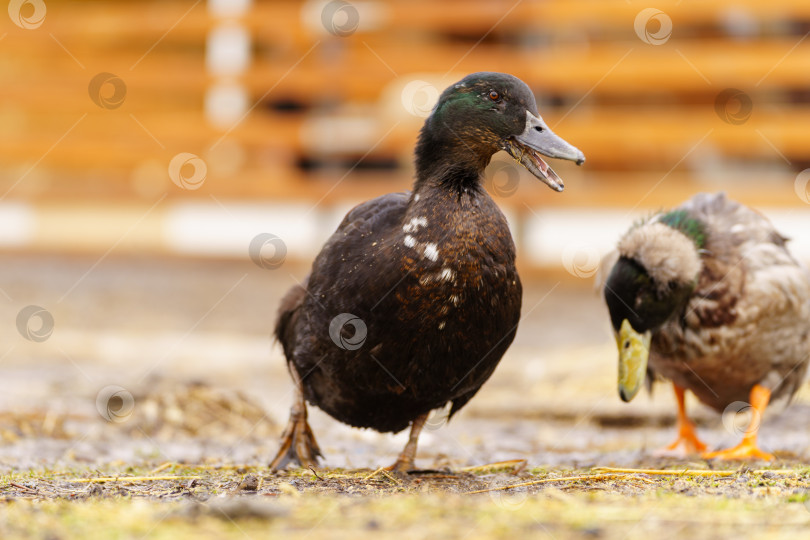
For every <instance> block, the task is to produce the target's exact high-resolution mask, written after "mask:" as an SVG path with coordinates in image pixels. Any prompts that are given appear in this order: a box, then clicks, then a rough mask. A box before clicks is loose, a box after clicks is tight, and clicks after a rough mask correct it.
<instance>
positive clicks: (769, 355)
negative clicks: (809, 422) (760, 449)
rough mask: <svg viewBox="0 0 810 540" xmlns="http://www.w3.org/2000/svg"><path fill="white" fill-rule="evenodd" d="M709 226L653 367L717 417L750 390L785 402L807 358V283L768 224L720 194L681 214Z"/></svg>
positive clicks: (655, 347)
mask: <svg viewBox="0 0 810 540" xmlns="http://www.w3.org/2000/svg"><path fill="white" fill-rule="evenodd" d="M679 208H680V209H682V210H685V211H686V212H687V213H688V214H689V215H690V216H692V217H694V218H695V219H697V220H699V221H700V222H702V223H704V224H705V228H704V230H705V231H706V240H705V245H704V246H703V254H702V256H701V262H702V268H701V271H700V274H699V278H698V282H697V285H696V287H695V290H694V292H693V293H692V295H691V297H690V299H689V302H688V304H687V305H686V306H685V308H684V310H683V312H682V313H681V314H680V315H679V316H678V317H675V318H673V319H672V320H670V321H669V322H667V324H665V325H664V326H663V327H662V328H661V329H660V330H659V331H657V332H655V333H654V334H653V341H652V348H651V350H650V368H651V369H652V370H653V371H654V372H655V373H658V374H660V375H662V376H663V377H665V378H667V379H670V380H672V381H673V382H675V383H676V384H678V385H679V386H681V387H683V388H688V389H690V390H691V391H692V392H693V393H694V394H695V395H696V396H697V397H698V398H699V399H700V401H702V402H703V403H705V404H707V405H709V406H710V407H712V408H714V409H716V410H718V411H720V412H722V411H723V410H724V409H725V408H726V407H727V406H728V405H730V404H731V403H733V402H735V401H740V402H746V401H747V400H748V396H749V392H750V391H751V388H752V387H753V386H754V385H755V384H762V385H763V386H765V387H766V388H768V389H769V390H771V392H772V395H773V397H774V398H778V397H782V396H784V397H791V396H793V394H794V393H795V392H796V390H797V389H798V388H799V386H800V385H801V382H802V381H803V379H804V376H805V372H806V370H807V363H808V357H810V276H809V275H808V271H807V269H806V268H804V267H803V266H802V265H800V264H799V263H798V262H797V261H796V260H795V259H794V258H793V256H792V255H791V254H790V252H789V251H788V249H787V246H786V242H785V238H784V237H782V236H781V235H780V234H779V233H778V232H777V231H776V229H775V228H774V227H773V225H772V224H771V222H770V221H769V220H768V219H766V218H765V217H763V216H762V215H761V214H759V213H757V212H755V211H753V210H751V209H749V208H747V207H745V206H743V205H741V204H739V203H737V202H734V201H731V200H729V199H728V198H726V197H725V196H724V195H723V194H718V195H707V194H702V195H698V196H696V197H694V198H693V199H691V200H690V201H688V202H686V203H685V204H683V205H682V206H680V207H679Z"/></svg>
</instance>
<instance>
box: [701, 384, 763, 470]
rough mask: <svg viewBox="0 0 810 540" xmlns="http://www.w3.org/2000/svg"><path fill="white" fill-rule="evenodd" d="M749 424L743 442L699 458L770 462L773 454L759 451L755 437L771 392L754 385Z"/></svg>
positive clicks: (707, 453)
mask: <svg viewBox="0 0 810 540" xmlns="http://www.w3.org/2000/svg"><path fill="white" fill-rule="evenodd" d="M750 399H751V422H750V424H749V425H748V428H747V429H746V430H745V435H743V440H742V442H740V444H738V445H737V446H735V447H733V448H727V449H725V450H718V451H716V452H706V453H704V454H703V455H702V456H701V457H703V458H704V459H726V460H738V459H761V460H764V461H771V460H772V459H774V456H773V454H769V453H768V452H765V451H763V450H760V448H759V446H757V435H758V433H759V425H760V421H761V419H762V414H763V413H764V412H765V407H767V406H768V401H770V399H771V391H770V390H768V389H767V388H765V387H764V386H760V385H758V384H756V385H754V387H753V388H752V389H751V398H750Z"/></svg>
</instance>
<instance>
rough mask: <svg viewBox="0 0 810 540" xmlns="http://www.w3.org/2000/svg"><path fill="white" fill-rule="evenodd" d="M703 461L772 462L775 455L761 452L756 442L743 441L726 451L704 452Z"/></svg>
mask: <svg viewBox="0 0 810 540" xmlns="http://www.w3.org/2000/svg"><path fill="white" fill-rule="evenodd" d="M701 457H702V458H703V459H726V460H738V459H761V460H763V461H771V460H773V459H774V455H773V454H769V453H768V452H765V451H764V450H760V448H759V447H758V446H757V444H756V443H755V442H748V441H745V440H744V441H743V442H741V443H740V444H738V445H737V446H735V447H733V448H726V449H725V450H717V451H715V452H704V453H703V454H701Z"/></svg>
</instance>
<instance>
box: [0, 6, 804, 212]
mask: <svg viewBox="0 0 810 540" xmlns="http://www.w3.org/2000/svg"><path fill="white" fill-rule="evenodd" d="M12 4H14V2H12ZM17 4H20V5H21V7H20V14H19V17H18V18H17V19H16V20H13V19H14V17H13V13H12V10H11V8H10V10H9V12H10V15H12V16H11V17H9V19H7V20H5V21H4V22H3V24H2V26H0V36H2V38H1V39H0V74H2V81H3V82H2V85H1V87H0V88H1V89H0V95H2V102H1V103H0V196H2V201H4V202H9V201H25V202H30V203H34V204H40V205H44V206H47V205H57V206H58V205H70V204H73V205H84V206H82V208H83V209H88V208H95V207H105V208H108V209H109V208H115V207H116V205H124V206H127V205H129V206H127V207H131V206H132V205H135V206H136V207H138V206H143V207H144V208H148V207H149V206H150V205H151V204H153V203H155V201H157V200H158V198H159V197H163V196H164V195H165V197H166V199H167V202H171V201H172V200H182V201H188V200H198V201H207V202H212V199H214V200H216V201H229V200H251V201H256V200H268V201H275V202H279V201H281V202H282V203H283V202H284V201H307V202H309V203H311V204H315V203H318V204H319V205H329V204H332V203H336V202H345V201H354V200H360V199H365V198H368V197H371V196H374V195H377V194H381V193H384V192H388V191H392V190H398V189H404V188H407V187H408V186H409V185H410V182H411V174H412V168H411V159H412V148H413V144H414V141H415V137H416V133H417V131H418V129H419V127H420V125H421V123H422V121H423V115H424V114H425V113H426V111H428V110H429V106H430V99H431V98H432V97H435V95H436V93H437V92H439V91H441V90H442V89H443V88H444V86H446V85H447V84H449V83H452V82H454V81H455V80H457V79H459V78H460V77H462V76H464V75H465V74H467V73H469V72H473V71H482V70H497V71H506V72H510V73H513V74H515V75H517V76H519V77H520V78H522V79H523V80H525V81H526V82H527V83H528V84H529V85H530V86H531V87H532V88H533V89H534V91H535V93H536V94H537V96H538V98H539V106H540V109H541V114H543V116H544V118H545V119H546V120H547V122H548V123H549V125H551V126H552V127H553V128H554V129H555V131H557V132H558V133H559V134H560V135H561V136H563V137H564V138H565V139H567V140H568V141H570V142H571V143H573V144H575V145H576V146H578V147H579V148H581V149H582V150H583V151H584V152H585V154H586V156H587V163H586V164H585V166H583V167H581V168H577V167H574V166H572V165H569V164H567V163H562V164H556V165H553V166H554V167H555V168H556V169H557V170H558V172H559V173H560V175H561V176H562V177H563V178H564V179H565V180H566V191H565V193H564V194H562V195H560V194H555V193H553V192H551V191H550V190H548V189H547V188H546V187H545V186H543V185H541V184H540V183H539V182H536V181H533V180H532V179H531V178H530V177H529V176H528V175H526V174H524V173H523V172H521V173H520V175H521V177H522V181H521V183H520V186H519V187H518V186H517V185H511V183H512V182H513V179H512V178H510V177H509V176H508V175H507V176H504V177H503V178H499V177H497V175H496V176H495V177H494V178H493V180H492V182H493V184H492V185H491V186H490V187H491V188H492V191H494V192H495V194H496V196H498V198H499V202H500V203H501V204H502V205H504V206H505V207H506V208H511V211H512V212H513V213H514V214H515V215H517V216H522V215H525V214H526V213H527V212H531V211H532V209H534V208H536V207H543V206H559V207H571V208H578V207H583V206H584V207H625V208H627V207H638V208H656V207H659V206H665V205H669V204H673V203H676V202H678V201H680V200H682V199H684V198H686V197H688V196H690V195H691V194H692V193H694V192H695V191H698V190H716V189H726V190H728V191H729V192H730V193H731V194H732V195H734V196H735V197H737V198H739V199H741V200H743V201H745V202H749V203H752V204H757V205H768V206H797V207H798V206H802V205H803V201H802V198H801V196H800V195H801V194H800V193H799V192H798V190H797V189H794V188H797V187H798V184H797V182H796V178H797V174H798V173H799V172H800V171H802V170H803V169H806V168H808V167H810V154H808V148H809V147H810V136H809V135H808V132H807V127H806V126H808V125H810V89H808V88H809V87H808V83H809V82H810V75H809V74H810V39H805V38H806V37H807V32H808V31H810V2H807V1H806V0H771V1H770V2H766V3H763V2H759V1H756V0H736V1H731V0H715V1H706V2H674V1H662V2H658V3H657V4H656V8H657V10H660V11H657V10H656V9H651V8H645V4H644V3H635V2H634V3H632V4H631V3H626V2H620V1H616V2H606V1H602V0H570V1H563V0H547V1H530V0H524V1H522V2H514V1H512V0H509V1H491V0H469V1H461V0H451V1H447V2H432V1H427V0H414V1H405V0H401V1H400V0H397V1H390V2H383V1H375V0H366V1H362V2H361V1H357V2H341V1H339V0H333V1H331V2H311V1H310V2H299V1H266V2H261V1H254V2H253V3H250V2H242V1H237V0H234V1H232V2H222V1H209V2H205V1H202V2H200V1H198V2H193V1H188V0H187V1H176V0H163V1H150V2H141V1H138V2H136V1H82V2H67V1H57V0H45V1H44V2H39V3H37V2H33V1H30V2H27V3H23V2H17ZM38 4H42V5H44V6H45V8H46V11H41V12H37V6H38ZM43 13H44V16H43V17H42V18H38V17H39V15H42V14H43ZM183 153H187V154H193V155H194V156H197V157H199V159H200V160H201V161H195V160H194V159H192V158H191V157H189V156H188V155H187V154H184V155H185V156H186V157H185V158H182V157H181V158H178V159H179V161H176V163H175V170H174V172H173V173H172V174H173V176H175V180H177V177H178V176H179V177H180V180H181V181H180V182H178V183H179V184H181V185H179V186H178V185H175V183H172V181H171V180H172V179H171V178H170V174H169V172H168V170H169V166H170V165H169V164H170V163H171V162H172V160H173V159H174V158H175V157H176V156H178V155H179V154H183ZM183 162H185V165H184V166H182V167H181V165H182V164H183ZM201 163H204V170H202V169H200V167H201ZM195 175H196V176H195ZM182 179H186V180H188V182H186V185H185V187H186V188H189V187H191V188H196V189H183V186H182V183H183V182H182ZM87 205H90V206H87ZM94 205H95V206H94ZM88 211H89V212H92V210H88Z"/></svg>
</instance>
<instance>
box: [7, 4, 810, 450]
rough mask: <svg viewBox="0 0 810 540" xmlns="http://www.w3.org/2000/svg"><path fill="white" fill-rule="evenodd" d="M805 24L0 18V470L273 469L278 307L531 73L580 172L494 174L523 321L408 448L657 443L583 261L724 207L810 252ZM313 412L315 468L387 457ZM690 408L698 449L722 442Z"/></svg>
mask: <svg viewBox="0 0 810 540" xmlns="http://www.w3.org/2000/svg"><path fill="white" fill-rule="evenodd" d="M809 33H810V3H808V2H806V1H803V0H771V1H770V2H766V3H763V2H759V1H755V0H713V1H703V2H690V1H677V2H676V1H661V2H656V5H655V6H652V5H650V3H648V2H644V1H635V0H634V1H626V2H625V1H602V0H572V1H562V0H545V1H539V0H537V1H534V0H523V1H520V0H517V1H513V0H506V1H483V0H470V1H461V0H451V1H446V2H430V1H424V0H415V1H405V0H402V1H379V0H365V1H342V0H331V1H283V0H282V1H260V0H254V1H250V0H231V1H227V0H207V1H206V0H197V1H196V2H195V1H188V0H186V1H177V0H161V1H124V0H122V1H109V0H108V1H72V2H71V1H59V0H11V1H9V2H8V17H5V16H3V15H2V14H0V76H1V77H2V79H1V80H2V83H0V96H1V97H2V100H0V249H2V253H0V259H2V264H0V290H1V291H2V295H0V336H2V341H1V342H0V373H2V376H0V434H2V439H3V440H4V441H5V444H3V445H2V448H0V457H2V459H3V460H4V461H5V463H6V464H10V465H11V466H21V465H22V464H25V463H29V462H31V461H37V460H45V461H48V460H50V461H60V460H75V459H79V460H82V459H84V460H89V461H92V460H97V459H111V458H116V457H122V458H128V459H129V458H132V457H133V456H140V457H144V456H146V457H153V458H155V459H164V458H165V459H186V460H204V459H219V460H232V461H238V460H261V459H266V458H267V457H268V455H269V454H270V453H272V451H273V446H274V445H275V437H276V436H277V434H278V432H279V426H278V423H279V422H283V421H284V418H285V414H286V413H285V409H286V407H287V406H288V404H289V398H290V393H289V386H290V385H289V382H288V381H287V379H286V373H285V370H284V366H283V361H282V359H281V355H280V350H279V349H278V348H277V347H274V346H272V343H271V340H270V329H271V327H272V323H273V320H274V316H275V309H276V306H277V303H278V299H279V298H280V296H281V295H282V294H283V292H284V291H285V290H286V289H287V288H288V287H289V286H291V285H293V284H294V283H296V282H300V280H301V279H303V277H304V276H305V275H306V272H307V265H308V263H309V262H310V261H311V259H312V257H313V256H314V255H315V254H316V253H317V252H318V250H319V248H320V246H321V244H322V242H323V241H324V240H325V239H326V238H327V237H328V236H329V234H330V233H331V232H332V231H333V230H334V228H335V227H336V225H337V224H338V222H339V221H340V219H341V218H342V216H343V215H344V214H345V212H346V211H347V210H348V209H349V208H351V207H352V206H353V205H355V204H357V203H358V202H361V201H363V200H366V199H368V198H371V197H375V196H377V195H381V194H383V193H387V192H391V191H397V190H403V189H408V188H409V186H410V184H411V182H412V175H413V166H412V149H413V145H414V142H415V139H416V135H417V132H418V129H419V128H420V126H421V124H422V122H423V121H424V118H425V117H426V116H427V115H428V114H429V113H430V110H431V107H432V105H433V103H434V101H435V100H436V98H437V97H438V95H439V93H440V92H441V91H442V90H443V89H444V88H445V87H446V86H447V85H449V84H451V83H453V82H455V81H456V80H458V79H460V78H461V77H463V76H464V75H466V74H468V73H470V72H475V71H504V72H509V73H512V74H514V75H516V76H518V77H520V78H521V79H523V80H524V81H525V82H527V83H528V84H529V86H530V87H531V88H532V89H533V91H534V92H535V94H536V96H537V99H538V106H539V110H540V113H541V115H542V116H543V117H544V118H545V120H546V121H547V123H548V124H549V125H550V126H551V127H552V129H554V131H555V132H557V133H558V134H559V135H560V136H562V137H563V138H565V139H566V140H568V141H569V142H571V143H572V144H574V145H575V146H577V147H579V148H580V149H582V150H583V152H584V153H585V155H586V156H587V162H586V163H585V164H584V165H583V166H582V167H576V166H574V165H573V164H569V163H567V162H566V163H564V162H555V163H552V164H551V165H552V166H553V167H554V168H555V169H556V170H557V172H558V173H559V174H560V176H561V177H562V178H563V179H564V180H565V183H566V189H565V191H564V192H563V193H561V194H559V193H554V192H552V191H551V190H549V189H548V188H547V187H546V186H545V185H543V184H541V183H539V182H538V181H536V179H534V178H533V177H531V176H530V175H529V174H528V173H526V172H525V171H524V170H523V169H522V168H521V167H519V166H517V165H516V164H514V163H513V162H511V161H510V160H509V159H508V157H507V156H505V155H504V154H502V153H501V154H499V155H496V156H495V158H494V160H493V163H492V165H491V166H490V167H489V169H488V171H487V178H486V186H487V189H488V190H489V192H490V193H491V194H492V196H493V197H494V198H495V200H496V201H497V202H498V203H499V205H500V206H501V208H502V209H503V210H504V212H505V213H506V214H507V217H508V219H509V221H510V224H511V226H512V231H513V235H514V237H515V240H516V243H517V245H518V249H519V263H520V271H521V274H522V276H523V278H524V282H526V289H527V292H526V298H525V300H524V318H523V320H522V323H521V328H520V330H519V335H518V338H517V340H516V343H515V345H514V346H513V348H512V349H511V350H510V352H509V353H508V354H507V356H506V357H505V359H504V362H503V365H502V367H501V368H500V369H499V371H498V373H497V374H496V376H495V377H494V378H493V380H492V381H491V382H490V383H489V384H488V385H487V386H486V387H485V389H484V390H483V391H482V392H481V394H480V397H477V398H476V400H474V401H473V403H472V404H471V405H470V406H469V407H468V408H467V409H466V410H465V411H464V413H463V414H462V415H460V417H459V420H458V422H454V423H453V425H452V426H449V427H448V428H447V429H444V430H436V431H435V433H428V434H427V436H426V437H424V438H423V440H422V442H423V448H424V450H423V453H420V456H422V455H424V456H429V457H430V458H432V459H433V461H434V462H435V461H440V460H441V459H447V460H449V461H451V462H452V461H453V460H457V461H460V462H463V463H468V462H480V461H493V460H495V459H497V458H500V457H503V458H508V457H514V455H513V454H514V453H515V452H517V453H523V454H532V455H535V456H538V455H539V456H541V457H539V458H537V459H540V460H546V461H549V462H556V461H560V460H570V459H588V457H587V456H591V458H593V456H596V455H603V456H604V455H606V453H607V454H609V453H610V452H615V454H609V455H615V456H617V457H615V459H617V460H619V461H621V460H622V459H624V458H623V457H622V456H624V457H625V458H626V457H627V456H628V455H632V452H635V451H637V450H639V449H645V448H648V447H654V446H657V445H660V444H663V443H665V442H667V439H668V438H669V435H671V434H669V433H668V429H670V428H669V427H668V424H671V422H672V418H673V409H672V400H671V399H670V396H669V394H668V392H658V393H656V394H655V395H654V397H653V398H647V397H644V396H642V397H641V398H640V399H637V400H636V402H634V403H633V404H631V405H624V404H621V403H620V402H619V400H618V397H617V396H616V391H615V373H614V370H615V356H614V354H613V351H612V347H613V346H612V344H611V340H612V337H611V335H610V332H609V329H608V324H607V320H606V316H605V312H604V308H603V307H602V305H601V301H600V298H599V295H598V294H597V293H596V292H594V291H593V282H594V274H595V273H596V269H597V264H598V261H599V258H600V257H601V255H603V254H604V253H606V252H607V251H609V250H610V249H611V247H612V246H613V245H614V243H615V242H616V240H617V238H618V236H619V234H621V232H622V231H624V230H625V229H626V228H627V227H628V226H629V225H630V224H631V223H632V222H633V220H635V219H637V218H638V217H640V216H644V215H646V214H648V213H650V212H652V211H655V210H657V209H659V208H663V207H668V206H672V205H676V204H678V203H680V202H681V201H683V200H685V199H687V198H688V197H690V196H691V195H693V194H694V193H696V192H698V191H719V190H724V191H726V192H727V193H728V195H729V196H730V197H732V198H735V199H737V200H739V201H741V202H743V203H746V204H749V205H752V206H754V207H756V208H758V209H760V210H761V211H762V212H764V213H765V214H766V215H768V216H769V217H771V218H772V219H773V221H774V222H775V223H776V224H777V226H778V227H779V228H780V230H781V231H782V232H783V233H784V234H786V235H787V236H790V237H792V238H793V240H792V243H791V245H792V246H793V251H794V253H795V254H796V255H797V257H799V258H800V259H802V260H805V261H807V260H810V235H809V234H808V231H810V185H808V184H809V183H810V154H808V148H809V147H810V134H808V130H807V126H808V125H810V87H809V86H808V83H810V40H808V39H806V38H807V36H808V34H809ZM29 306H35V308H29ZM803 395H804V393H803V394H802V395H800V396H799V400H798V401H799V402H798V404H797V405H795V406H794V409H791V410H794V411H795V410H798V411H800V412H801V411H804V415H805V416H804V417H805V418H806V417H808V416H810V415H808V414H807V412H806V411H807V406H806V405H805V404H804V403H805V401H803V400H804V398H803V397H802V396H803ZM518 399H519V401H516V400H518ZM211 403H221V408H220V409H217V408H216V407H214V408H213V409H211V407H213V406H209V405H210V404H211ZM209 409H211V410H209ZM192 411H193V412H192ZM260 411H264V412H260ZM265 413H266V414H265ZM314 414H315V420H314V423H315V428H316V431H318V432H324V433H325V434H324V435H323V436H322V446H324V447H325V450H326V451H327V454H328V456H329V460H330V461H329V463H330V464H332V465H341V464H349V465H355V466H372V465H374V464H375V463H378V462H383V461H387V458H388V457H393V456H394V455H395V454H396V451H397V449H398V447H399V446H400V445H401V443H402V439H401V437H400V438H399V439H395V438H392V437H390V436H383V437H381V436H377V435H376V434H373V433H368V432H362V431H354V430H349V429H348V428H343V427H341V426H339V425H336V423H335V422H332V421H330V420H329V419H327V418H326V417H324V416H323V415H320V416H318V413H317V412H316V413H314ZM695 414H696V415H697V416H698V418H699V419H701V422H704V423H705V424H706V425H707V426H709V427H710V428H711V430H713V433H712V432H711V430H710V433H709V434H707V436H706V438H707V439H709V440H710V441H711V442H713V443H716V444H720V443H725V444H728V443H730V442H733V441H734V439H735V438H736V437H737V436H738V435H739V433H740V432H741V431H739V430H737V431H736V432H735V430H734V429H733V428H728V426H727V424H728V423H725V424H724V423H721V421H720V419H719V418H718V417H717V416H715V415H712V414H708V413H705V411H703V410H702V409H701V408H699V407H697V406H695ZM794 414H799V413H794ZM701 415H703V416H701ZM240 418H241V419H242V420H240ZM780 418H781V420H775V421H774V422H776V423H774V424H772V425H776V426H780V427H778V429H777V428H773V430H772V431H768V429H769V426H768V425H766V427H765V428H764V429H763V437H764V440H765V442H764V443H763V444H764V446H765V447H766V448H769V449H783V450H788V451H791V452H794V453H796V454H799V455H804V454H803V453H804V452H806V451H807V446H808V441H807V439H806V435H803V430H804V427H806V423H805V424H802V423H800V422H797V421H795V418H796V416H793V417H790V418H785V417H780ZM245 419H247V420H245ZM780 421H781V424H779V423H778V422H780ZM712 422H713V423H712ZM435 424H436V426H437V427H438V426H440V425H443V422H442V421H441V419H440V418H439V419H438V420H436V422H435ZM662 425H663V426H664V427H666V428H667V430H661V429H660V428H661V426H662ZM555 426H556V427H555ZM572 426H573V427H572ZM724 426H725V428H724ZM803 426H804V427H803ZM791 429H792V430H793V431H791ZM805 431H806V430H805ZM777 435H779V436H780V437H782V438H780V439H778V441H777V440H775V439H771V440H772V441H773V443H772V444H769V443H768V442H767V440H768V439H767V437H768V436H770V437H776V436H777ZM183 437H185V438H183ZM181 439H182V440H183V441H186V442H178V441H180V440H181ZM110 441H113V442H114V444H110ZM583 453H584V454H583ZM583 455H584V456H585V457H584V458H583ZM572 456H574V457H573V458H572Z"/></svg>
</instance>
